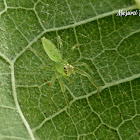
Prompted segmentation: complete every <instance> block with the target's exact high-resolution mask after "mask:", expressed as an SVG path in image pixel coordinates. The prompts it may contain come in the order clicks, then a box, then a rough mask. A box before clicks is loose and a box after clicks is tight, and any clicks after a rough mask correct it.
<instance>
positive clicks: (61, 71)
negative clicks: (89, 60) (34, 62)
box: [41, 37, 99, 106]
mask: <svg viewBox="0 0 140 140" xmlns="http://www.w3.org/2000/svg"><path fill="white" fill-rule="evenodd" d="M41 40H42V44H43V47H44V50H45V52H46V53H47V55H48V56H49V58H50V59H51V60H52V61H53V62H55V65H54V68H53V70H54V71H55V74H54V76H53V77H52V79H51V83H50V87H53V85H54V82H55V80H56V79H58V82H59V85H60V87H61V91H62V93H63V96H64V98H65V102H66V104H67V105H68V106H69V101H68V98H67V96H66V93H65V84H64V82H63V79H62V77H64V78H65V79H66V80H68V81H70V80H69V76H70V75H72V74H75V73H78V74H80V75H83V76H85V77H87V78H88V79H89V81H90V82H91V83H92V84H93V85H94V86H95V87H96V88H97V90H98V91H99V87H98V86H97V84H95V82H94V81H93V80H92V77H91V76H90V75H89V74H88V73H86V72H84V71H82V70H81V69H79V68H76V67H74V66H72V65H70V64H69V63H68V62H67V61H66V60H64V59H62V56H61V54H60V51H59V50H58V49H57V48H56V46H55V45H54V44H53V43H52V42H51V41H50V40H48V39H46V38H45V37H43V38H42V39H41ZM58 42H59V44H60V45H62V42H61V40H60V37H59V40H58ZM74 65H75V66H85V67H86V68H87V69H88V70H89V72H90V73H93V72H92V70H91V69H90V68H89V67H88V65H87V64H86V63H81V62H78V63H74Z"/></svg>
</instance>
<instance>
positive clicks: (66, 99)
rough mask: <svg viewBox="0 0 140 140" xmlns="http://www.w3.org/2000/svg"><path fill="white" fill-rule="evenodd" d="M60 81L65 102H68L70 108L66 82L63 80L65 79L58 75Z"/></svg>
mask: <svg viewBox="0 0 140 140" xmlns="http://www.w3.org/2000/svg"><path fill="white" fill-rule="evenodd" d="M58 82H59V84H60V87H61V91H62V93H63V96H64V99H65V102H66V104H67V106H68V108H69V107H70V104H69V100H68V97H67V95H66V92H65V84H64V82H63V80H62V78H61V77H60V76H58Z"/></svg>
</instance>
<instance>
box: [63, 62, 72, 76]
mask: <svg viewBox="0 0 140 140" xmlns="http://www.w3.org/2000/svg"><path fill="white" fill-rule="evenodd" d="M64 72H65V73H66V75H67V76H69V75H71V74H72V73H74V67H73V66H72V65H70V64H67V65H65V66H64Z"/></svg>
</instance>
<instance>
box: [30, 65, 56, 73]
mask: <svg viewBox="0 0 140 140" xmlns="http://www.w3.org/2000/svg"><path fill="white" fill-rule="evenodd" d="M44 68H45V69H47V70H48V71H54V70H53V68H51V67H49V66H47V65H44V64H43V65H40V66H39V67H37V68H36V69H34V70H33V71H31V72H32V73H36V72H37V71H39V70H40V69H44Z"/></svg>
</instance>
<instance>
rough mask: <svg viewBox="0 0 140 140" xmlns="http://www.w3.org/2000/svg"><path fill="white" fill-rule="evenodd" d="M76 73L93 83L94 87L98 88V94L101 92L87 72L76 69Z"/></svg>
mask: <svg viewBox="0 0 140 140" xmlns="http://www.w3.org/2000/svg"><path fill="white" fill-rule="evenodd" d="M75 72H76V73H78V74H80V75H83V76H85V77H87V78H88V80H89V81H90V82H91V83H92V85H93V86H94V87H96V88H97V91H98V93H99V92H100V87H99V86H98V85H97V84H96V83H95V82H94V81H93V79H92V77H91V76H90V75H89V74H88V73H87V72H85V71H83V70H81V69H79V68H75Z"/></svg>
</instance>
